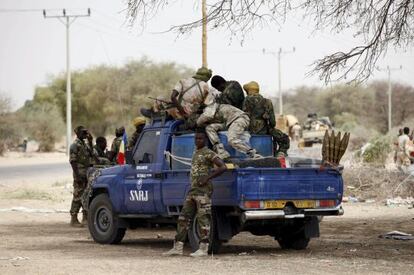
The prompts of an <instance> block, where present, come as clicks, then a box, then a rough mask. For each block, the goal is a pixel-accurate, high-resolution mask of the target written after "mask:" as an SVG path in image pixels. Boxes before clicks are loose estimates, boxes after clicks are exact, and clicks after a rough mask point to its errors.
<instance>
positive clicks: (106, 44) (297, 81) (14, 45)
mask: <svg viewBox="0 0 414 275" xmlns="http://www.w3.org/2000/svg"><path fill="white" fill-rule="evenodd" d="M171 2H173V3H174V1H171ZM189 3H190V1H188V0H187V1H176V2H175V4H173V5H172V6H171V8H170V9H168V10H166V11H164V12H161V13H159V14H158V15H157V16H156V17H155V18H154V19H153V20H152V21H151V22H150V24H149V25H148V26H147V28H146V29H145V30H144V32H142V33H141V32H139V31H138V29H137V28H135V29H131V28H129V27H128V26H127V24H125V13H124V12H123V10H124V9H125V8H126V5H125V2H124V1H123V0H118V1H116V0H71V1H67V0H1V1H0V41H1V43H0V92H1V93H5V94H7V95H9V96H10V97H11V98H12V100H13V104H14V107H15V108H17V107H19V106H21V105H22V104H23V103H24V101H25V100H27V99H31V98H32V96H33V92H34V88H35V86H37V85H44V84H45V83H47V81H48V77H49V76H50V75H55V74H58V73H61V72H64V71H65V67H66V41H65V27H64V25H63V24H62V23H60V22H59V21H58V20H57V19H44V18H43V15H42V12H41V9H48V13H50V14H53V13H56V14H57V13H61V9H62V8H66V9H67V10H68V13H86V9H87V8H88V7H89V8H91V11H92V14H91V17H86V18H79V19H77V20H76V21H75V22H74V23H73V24H72V25H71V29H70V30H71V33H70V37H71V65H72V68H73V69H82V68H86V67H89V66H93V65H98V64H115V65H122V64H124V63H125V62H127V61H128V60H130V59H139V58H141V57H143V56H148V57H149V58H150V59H153V60H155V61H174V62H177V63H181V64H185V65H187V66H189V67H192V68H198V67H199V66H200V65H201V30H196V31H195V32H193V33H192V34H191V35H187V36H184V37H178V38H177V37H176V34H174V33H163V34H160V32H162V31H164V30H166V29H168V28H169V27H170V26H171V25H175V24H178V23H183V22H186V21H187V20H189V19H194V18H198V16H199V14H200V11H199V7H198V5H194V4H189ZM191 3H193V2H191ZM21 9H30V10H33V11H14V10H21ZM299 18H300V17H299V16H296V17H295V16H294V17H289V19H288V22H287V23H286V24H284V25H283V26H281V27H279V26H273V27H266V28H264V29H256V30H254V31H253V32H252V33H251V34H250V35H249V36H248V37H247V38H246V40H245V42H244V44H243V46H242V45H240V41H238V40H237V39H236V40H233V41H230V40H229V38H228V37H229V34H228V32H226V31H225V30H218V31H212V32H209V34H208V63H209V67H210V68H211V69H213V71H214V73H217V74H220V75H222V76H224V77H225V78H227V79H234V80H238V81H240V82H241V83H242V84H243V83H245V82H248V81H251V80H256V81H258V82H259V83H260V84H261V89H262V91H263V93H264V94H265V95H267V96H269V95H276V90H277V59H276V57H274V56H272V55H263V53H262V49H263V48H266V49H267V50H268V51H275V52H276V51H277V50H278V49H279V47H282V48H283V49H284V50H291V49H292V47H295V48H296V51H295V53H292V54H287V55H285V56H284V57H283V59H282V88H283V89H284V90H289V89H292V88H294V87H297V86H301V85H314V86H323V85H324V83H322V82H321V81H319V79H318V77H316V76H313V77H306V73H307V72H308V71H310V69H311V66H310V65H311V64H312V62H313V61H315V60H316V59H318V58H322V57H323V56H324V55H326V54H329V53H332V52H334V51H337V50H347V49H349V48H350V47H352V46H353V45H355V43H357V42H358V41H357V40H355V39H354V38H353V36H352V33H351V32H349V33H341V34H330V33H329V32H328V31H326V32H323V33H316V34H312V29H311V27H310V26H309V25H311V24H310V22H301V19H299ZM413 61H414V52H413V51H412V50H410V51H409V52H406V53H403V52H395V51H394V50H393V49H391V50H389V51H388V53H387V55H386V56H385V57H384V58H383V59H382V60H381V61H380V62H379V63H378V65H379V66H381V67H386V66H387V65H390V66H391V67H399V66H400V65H402V66H403V70H401V71H397V72H394V73H393V75H392V78H393V80H395V81H400V82H403V83H406V84H410V85H413V86H414V77H413V75H414V62H413ZM386 77H387V75H386V73H385V72H377V73H375V75H374V77H373V78H372V79H385V78H386Z"/></svg>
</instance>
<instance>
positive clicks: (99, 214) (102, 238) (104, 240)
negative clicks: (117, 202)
mask: <svg viewBox="0 0 414 275" xmlns="http://www.w3.org/2000/svg"><path fill="white" fill-rule="evenodd" d="M88 227H89V232H90V233H91V236H92V238H93V239H94V241H95V242H97V243H101V244H117V243H120V242H121V241H122V239H123V238H124V236H125V230H126V228H121V227H120V219H119V218H118V217H117V216H116V215H115V214H114V212H113V210H112V204H111V201H110V200H109V198H108V195H107V194H99V195H98V196H96V197H95V198H93V200H92V203H91V204H90V207H89V211H88Z"/></svg>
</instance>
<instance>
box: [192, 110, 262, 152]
mask: <svg viewBox="0 0 414 275" xmlns="http://www.w3.org/2000/svg"><path fill="white" fill-rule="evenodd" d="M208 122H210V123H211V124H209V125H207V126H206V134H207V136H208V138H209V139H210V142H211V143H212V144H213V146H214V149H215V150H216V151H217V153H218V155H219V157H220V158H221V159H226V158H228V157H229V156H230V154H229V153H228V152H227V151H226V150H225V149H224V146H223V144H221V143H220V139H219V136H218V134H217V133H218V131H222V130H225V129H227V140H228V143H229V144H230V146H231V147H233V148H234V149H236V150H237V151H240V152H242V153H245V154H248V155H249V156H251V157H253V155H254V154H256V151H255V150H254V149H252V148H251V147H250V145H249V144H246V143H245V142H243V140H242V139H241V138H240V137H241V135H243V133H244V131H246V130H247V129H248V127H249V123H250V119H249V116H248V115H247V114H246V113H245V112H243V111H241V110H240V109H237V108H236V107H234V106H232V105H228V104H211V105H209V106H207V107H206V108H205V109H204V112H203V114H201V116H200V117H199V118H198V120H197V124H198V125H204V124H207V123H208Z"/></svg>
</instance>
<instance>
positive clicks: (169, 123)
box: [145, 118, 183, 129]
mask: <svg viewBox="0 0 414 275" xmlns="http://www.w3.org/2000/svg"><path fill="white" fill-rule="evenodd" d="M181 123H183V121H182V120H166V121H163V120H162V119H161V118H153V119H151V121H150V123H149V124H147V125H146V127H145V128H159V127H162V128H172V129H175V128H176V127H177V126H178V125H180V124H181Z"/></svg>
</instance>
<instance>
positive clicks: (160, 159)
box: [84, 119, 343, 253]
mask: <svg viewBox="0 0 414 275" xmlns="http://www.w3.org/2000/svg"><path fill="white" fill-rule="evenodd" d="M179 124H180V122H179V121H173V120H170V121H165V120H162V119H159V120H157V119H154V120H152V121H151V123H150V124H148V125H147V126H146V127H145V129H144V131H143V133H142V135H141V136H140V139H139V140H138V142H137V144H136V146H135V148H134V150H133V151H132V152H131V157H130V158H129V161H128V164H126V165H119V166H114V167H109V168H106V169H102V170H100V171H99V172H98V173H96V177H95V178H93V180H92V181H91V190H90V191H89V195H88V196H87V199H86V202H84V206H85V205H86V208H87V209H88V227H89V231H90V233H91V236H92V238H93V239H94V240H95V241H96V242H98V243H101V244H115V243H119V242H121V241H122V239H123V237H124V235H125V231H126V229H127V228H128V229H134V228H138V227H142V226H146V227H148V225H154V226H164V225H168V226H171V225H175V224H176V221H177V218H178V215H179V214H180V210H181V208H182V205H183V202H184V198H185V195H186V192H188V190H189V188H190V180H189V176H190V167H189V166H190V165H191V163H188V158H190V157H191V153H192V151H193V148H194V140H193V134H188V133H187V134H184V133H181V132H179V131H178V130H177V129H178V126H179ZM220 136H221V138H223V140H224V141H223V142H225V135H223V134H221V135H220ZM250 141H251V144H252V146H253V147H255V148H256V149H257V151H258V152H259V153H261V154H262V155H265V156H266V155H271V154H272V148H271V146H272V142H271V140H270V137H269V136H252V137H251V138H250ZM269 146H270V147H269ZM228 149H229V150H230V148H228ZM230 152H231V154H232V155H233V157H235V158H240V159H242V158H243V156H242V155H237V153H235V152H234V151H231V150H230ZM275 160H276V159H275ZM288 161H289V162H290V165H289V167H288V168H280V167H279V168H278V167H250V166H248V165H247V167H246V165H244V166H236V167H235V168H234V169H228V170H227V171H226V172H225V173H224V174H223V175H221V176H220V177H218V178H216V179H215V180H214V181H213V186H214V192H213V197H212V230H211V236H210V238H211V241H210V247H209V251H210V252H214V253H217V252H218V250H219V248H220V246H221V245H222V244H223V243H225V242H227V241H229V240H230V239H231V238H232V237H233V236H234V235H236V234H238V233H239V232H242V231H248V232H251V233H252V234H254V235H270V236H272V237H274V238H275V240H277V241H278V243H279V245H280V246H281V248H282V249H305V248H306V247H307V245H308V243H309V240H310V239H311V238H313V237H319V221H320V217H323V216H329V215H342V214H343V210H342V207H341V201H342V195H343V181H342V175H341V169H332V168H324V169H321V168H320V162H317V161H314V160H313V161H311V160H306V159H300V158H289V159H288ZM242 162H243V161H242V160H241V163H242ZM240 167H243V168H240ZM196 218H197V217H195V218H194V221H193V222H192V225H191V228H190V232H189V234H188V241H189V243H190V245H191V248H192V250H194V251H195V250H196V249H198V243H199V229H198V228H197V223H196V222H195V220H196Z"/></svg>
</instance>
